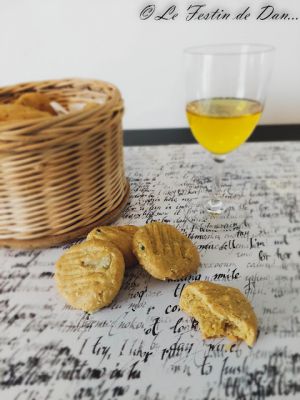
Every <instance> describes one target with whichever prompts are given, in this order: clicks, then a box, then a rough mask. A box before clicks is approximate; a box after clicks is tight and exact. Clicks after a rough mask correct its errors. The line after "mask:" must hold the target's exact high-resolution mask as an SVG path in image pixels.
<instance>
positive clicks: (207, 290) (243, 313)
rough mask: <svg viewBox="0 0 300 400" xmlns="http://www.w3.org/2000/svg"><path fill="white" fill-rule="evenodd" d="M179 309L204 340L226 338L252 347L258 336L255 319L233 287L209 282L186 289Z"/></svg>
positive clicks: (242, 296) (239, 293)
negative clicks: (191, 321)
mask: <svg viewBox="0 0 300 400" xmlns="http://www.w3.org/2000/svg"><path fill="white" fill-rule="evenodd" d="M179 306H180V308H181V309H182V310H183V311H185V312H186V313H187V314H189V315H190V316H192V317H194V318H195V319H196V320H197V321H198V322H199V328H200V330H201V332H202V336H203V338H204V339H207V338H215V337H222V336H227V337H228V338H229V339H231V340H234V341H236V340H244V341H245V342H246V343H247V344H248V346H253V344H254V342H255V340H256V336H257V319H256V315H255V313H254V311H253V309H252V307H251V304H250V303H249V302H248V300H247V298H246V297H245V296H244V295H243V294H242V293H241V292H240V291H239V290H238V289H235V288H232V287H228V286H223V285H219V284H216V283H212V282H194V283H191V284H189V285H187V286H186V287H185V288H184V289H183V291H182V294H181V296H180V302H179Z"/></svg>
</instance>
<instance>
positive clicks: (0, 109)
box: [0, 104, 50, 122]
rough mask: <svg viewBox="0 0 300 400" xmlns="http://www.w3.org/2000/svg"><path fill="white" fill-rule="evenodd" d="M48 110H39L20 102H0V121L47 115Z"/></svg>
mask: <svg viewBox="0 0 300 400" xmlns="http://www.w3.org/2000/svg"><path fill="white" fill-rule="evenodd" d="M49 116H50V114H49V113H48V112H44V111H39V110H36V109H34V108H31V107H26V106H22V105H20V104H1V105H0V122H4V121H22V120H28V119H35V118H45V117H49Z"/></svg>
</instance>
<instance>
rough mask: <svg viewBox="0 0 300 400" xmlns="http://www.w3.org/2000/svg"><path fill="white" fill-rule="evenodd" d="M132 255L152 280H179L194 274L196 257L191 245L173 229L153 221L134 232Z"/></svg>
mask: <svg viewBox="0 0 300 400" xmlns="http://www.w3.org/2000/svg"><path fill="white" fill-rule="evenodd" d="M133 252H134V254H135V255H136V257H137V259H138V261H139V263H140V265H141V266H142V267H143V268H144V269H145V270H146V271H147V272H149V274H150V275H152V276H153V277H154V278H157V279H161V280H166V279H172V280H176V279H180V278H183V277H185V276H188V275H190V274H192V273H194V272H196V271H197V269H198V266H199V263H200V256H199V253H198V250H197V248H196V247H195V246H194V244H193V242H192V241H191V240H190V239H189V238H188V237H186V236H185V235H183V234H182V233H181V232H179V231H178V230H177V229H176V228H174V226H172V225H168V224H163V223H161V222H153V223H151V224H148V225H145V226H143V227H141V228H139V229H138V231H137V232H136V233H135V235H134V237H133Z"/></svg>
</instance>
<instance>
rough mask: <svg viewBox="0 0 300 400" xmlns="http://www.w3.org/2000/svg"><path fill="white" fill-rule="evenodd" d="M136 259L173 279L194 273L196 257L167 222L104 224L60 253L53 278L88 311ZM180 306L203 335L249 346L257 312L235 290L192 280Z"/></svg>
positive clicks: (107, 297) (112, 293) (108, 296)
mask: <svg viewBox="0 0 300 400" xmlns="http://www.w3.org/2000/svg"><path fill="white" fill-rule="evenodd" d="M136 264H139V265H140V266H141V267H143V268H144V270H146V271H147V272H148V273H149V274H150V275H151V276H153V277H154V278H156V279H160V280H177V279H182V278H184V277H187V276H189V275H191V274H193V273H196V272H197V270H198V267H199V265H200V256H199V252H198V250H197V248H196V246H195V245H194V244H193V242H192V241H191V240H190V239H189V238H188V237H187V236H185V235H184V234H183V233H181V232H180V231H178V230H177V229H176V228H175V227H174V226H172V225H169V224H165V223H161V222H153V223H151V224H147V225H145V226H142V227H136V226H132V225H125V226H103V227H98V228H95V229H94V230H92V231H91V232H90V233H89V234H88V236H87V238H86V241H84V242H82V243H80V244H77V245H74V246H72V247H70V248H69V249H68V250H67V251H66V252H65V253H64V254H63V255H62V256H61V258H60V259H59V260H58V261H57V263H56V268H55V280H56V283H57V287H58V290H59V292H60V293H61V294H62V296H63V297H64V298H65V300H66V301H67V302H68V303H69V304H70V305H71V306H73V307H74V308H77V309H80V310H83V311H86V312H90V313H91V312H95V311H97V310H99V309H101V308H103V307H105V306H107V305H109V304H110V303H111V302H112V301H113V299H114V298H115V297H116V295H117V294H118V292H119V290H120V288H121V286H122V282H123V277H124V271H125V268H130V267H133V266H135V265H136ZM179 305H180V308H181V309H182V310H183V311H185V312H187V313H188V314H189V315H191V316H192V317H194V318H195V319H197V321H198V322H199V327H200V329H201V331H202V335H203V337H204V338H212V337H220V336H227V337H228V338H230V339H233V340H237V339H242V340H245V341H246V343H247V344H248V345H250V346H252V345H253V343H254V342H255V339H256V335H257V320H256V316H255V314H254V312H253V310H252V307H251V305H250V304H249V302H248V300H247V299H246V297H245V296H244V295H243V294H242V293H241V292H240V291H239V290H238V289H235V288H230V287H226V286H222V285H219V284H215V283H211V282H194V283H192V284H190V285H187V286H186V287H185V288H184V290H183V292H182V294H181V297H180V303H179Z"/></svg>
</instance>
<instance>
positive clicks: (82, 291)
mask: <svg viewBox="0 0 300 400" xmlns="http://www.w3.org/2000/svg"><path fill="white" fill-rule="evenodd" d="M124 268H125V264H124V259H123V256H122V254H121V252H120V251H119V250H118V249H117V248H116V247H115V246H114V245H113V244H111V243H110V242H105V241H100V240H89V241H88V242H83V243H80V244H77V245H75V246H72V247H71V248H70V249H68V250H67V251H66V252H65V253H64V254H63V255H62V256H61V257H60V259H59V260H58V261H57V263H56V266H55V280H56V284H57V287H58V290H59V292H60V294H61V295H62V296H63V297H64V298H65V300H66V301H67V303H68V304H70V305H71V306H72V307H74V308H77V309H80V310H83V311H87V312H94V311H97V310H99V309H100V308H103V307H105V306H107V305H109V304H110V303H111V302H112V301H113V299H114V298H115V296H116V295H117V293H118V292H119V290H120V287H121V284H122V281H123V277H124Z"/></svg>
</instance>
